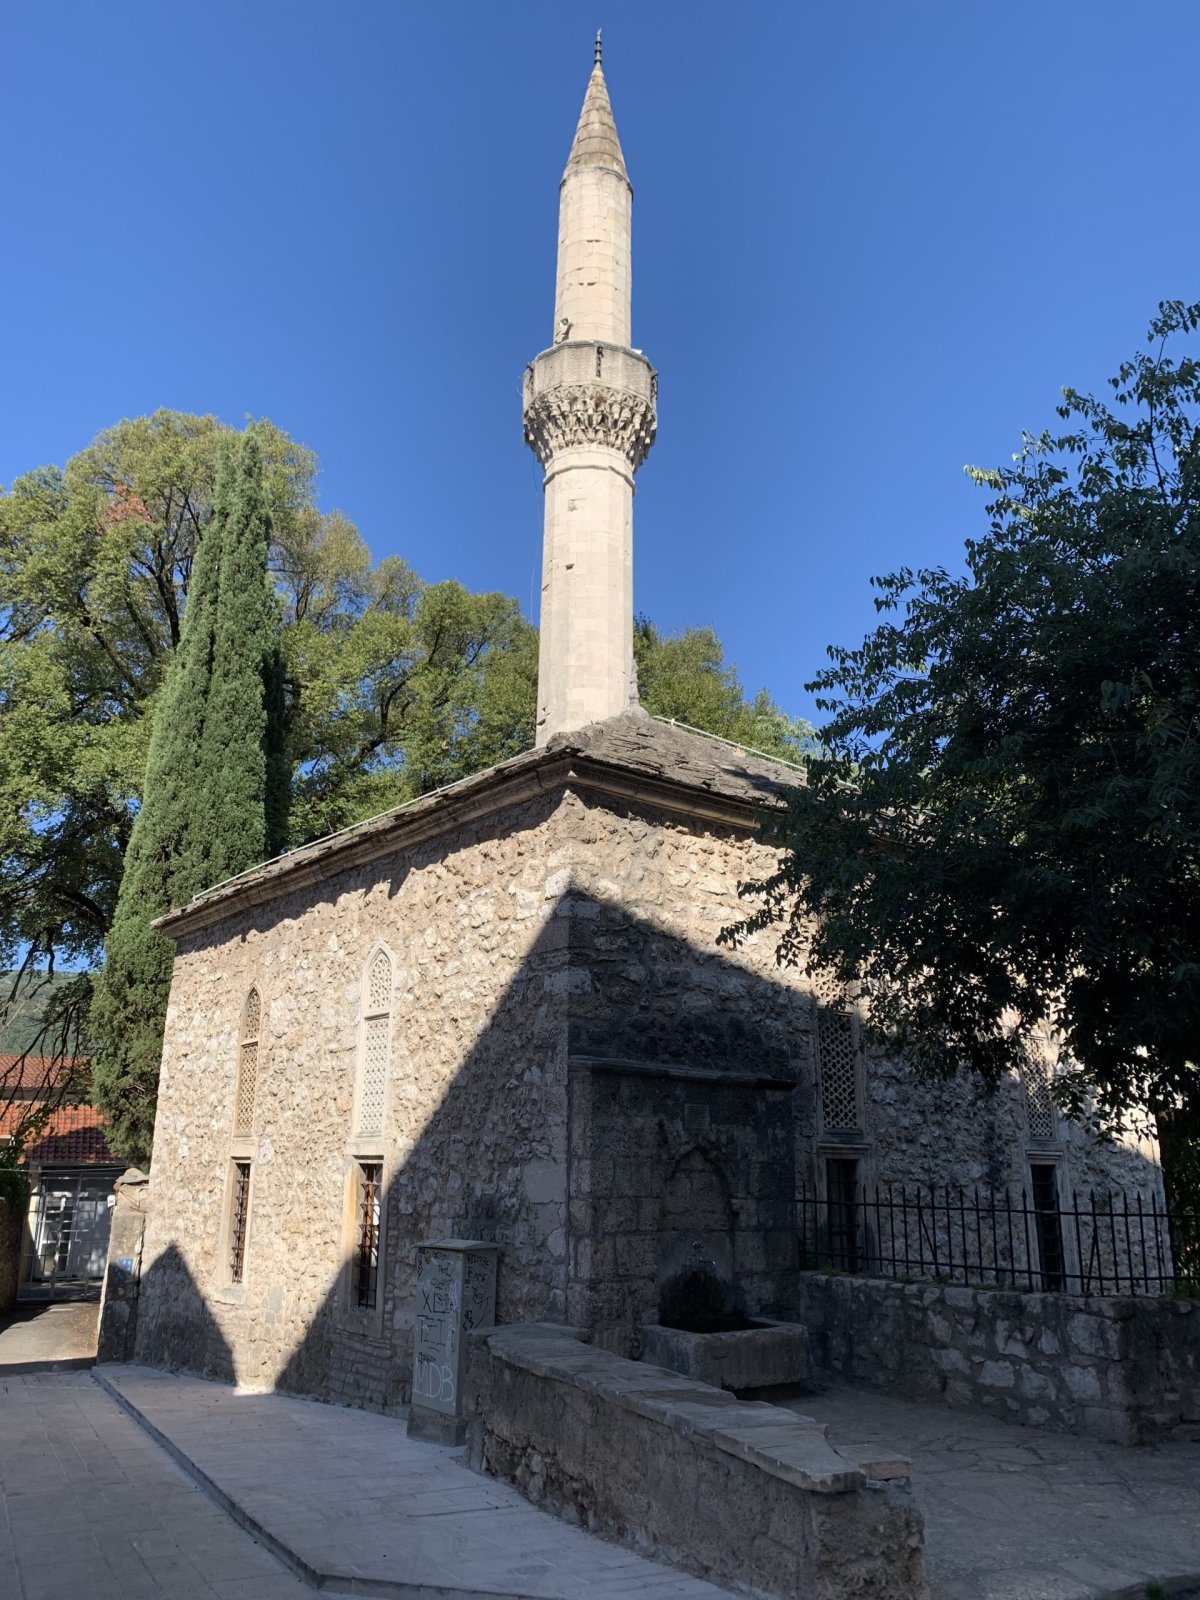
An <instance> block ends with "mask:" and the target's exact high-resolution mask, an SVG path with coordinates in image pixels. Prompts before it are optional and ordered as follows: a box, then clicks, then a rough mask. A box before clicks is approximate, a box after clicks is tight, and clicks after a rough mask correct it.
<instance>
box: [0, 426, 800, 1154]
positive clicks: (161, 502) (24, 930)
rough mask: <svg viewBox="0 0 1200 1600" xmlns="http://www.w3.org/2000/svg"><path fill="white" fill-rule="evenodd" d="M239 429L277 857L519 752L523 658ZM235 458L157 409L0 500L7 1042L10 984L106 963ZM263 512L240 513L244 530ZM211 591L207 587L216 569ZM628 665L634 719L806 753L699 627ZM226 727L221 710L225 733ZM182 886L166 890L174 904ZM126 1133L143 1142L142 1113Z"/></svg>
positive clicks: (503, 624) (281, 456)
mask: <svg viewBox="0 0 1200 1600" xmlns="http://www.w3.org/2000/svg"><path fill="white" fill-rule="evenodd" d="M253 431H254V435H255V438H256V440H257V444H258V448H259V450H260V452H261V456H262V476H263V499H264V500H265V512H266V513H269V519H270V533H269V545H268V555H267V561H268V567H269V571H270V574H271V579H272V583H273V587H274V594H275V603H276V605H277V606H278V608H279V614H280V618H281V631H280V636H279V643H280V648H281V652H282V661H281V662H280V663H279V664H278V665H279V667H280V669H281V672H282V691H283V692H282V707H281V706H280V700H279V696H278V694H276V693H275V692H274V691H273V692H272V696H271V698H270V701H269V704H268V708H267V709H268V713H269V715H270V716H271V717H272V718H276V717H278V716H280V715H282V718H283V724H284V733H285V739H286V767H287V769H288V771H289V775H290V780H291V782H290V791H291V794H290V799H291V803H290V810H289V812H288V816H287V833H286V842H287V845H288V846H289V847H295V846H297V845H300V844H303V843H306V842H307V841H309V840H311V839H314V838H317V837H320V836H322V835H325V834H328V833H331V832H334V831H336V830H338V829H340V828H344V827H347V826H350V825H352V824H353V823H355V822H357V821H359V820H361V819H362V818H364V817H367V816H372V815H375V814H377V813H379V812H380V811H383V810H386V809H387V808H388V807H391V806H395V805H398V804H401V803H403V802H404V801H406V800H409V799H412V798H413V797H415V796H417V795H420V794H423V793H426V792H428V791H429V790H430V789H433V788H436V787H439V786H440V785H443V784H446V783H450V782H453V781H454V780H455V779H457V778H460V777H463V776H465V775H466V774H467V773H469V772H474V771H478V770H480V769H481V768H483V767H486V766H488V765H490V764H492V763H494V762H497V761H501V760H503V759H505V758H506V757H507V756H511V755H515V754H517V753H518V752H519V751H521V750H524V749H527V748H529V746H531V745H532V743H533V737H534V712H535V703H536V685H537V652H538V641H537V632H536V629H534V628H533V627H532V626H531V624H530V623H529V622H528V621H527V620H526V619H525V618H524V617H523V616H522V615H521V613H520V609H519V607H518V606H517V604H516V602H515V601H513V600H512V599H510V598H508V597H506V596H504V595H501V594H476V593H472V592H471V591H470V590H468V589H466V588H464V587H463V586H462V585H461V584H459V583H455V582H445V583H438V584H426V583H424V582H422V580H421V579H420V578H419V577H418V576H417V574H416V573H415V572H413V570H412V568H411V567H410V566H408V564H407V563H406V562H404V561H403V560H402V559H400V558H399V557H395V556H390V557H386V558H385V559H383V560H381V561H379V562H376V563H372V561H371V558H370V555H369V552H368V550H367V547H366V545H365V543H364V542H363V540H362V538H361V537H360V535H359V533H358V531H357V529H356V528H355V527H354V525H353V523H352V522H350V521H349V519H348V518H346V517H345V516H344V515H342V514H341V513H340V512H338V511H336V510H335V511H331V512H326V513H322V512H321V511H319V510H318V508H317V504H316V495H315V487H314V486H315V478H316V461H315V458H314V457H313V455H312V453H311V452H309V451H307V450H305V449H303V448H302V447H300V446H298V445H297V444H295V443H294V441H292V440H291V439H289V438H288V436H287V435H286V434H285V433H283V432H282V431H281V430H279V429H277V428H275V427H274V426H273V425H272V424H271V423H269V422H265V421H259V422H257V423H255V424H254V429H253ZM236 439H237V434H236V433H235V432H234V431H233V430H231V429H229V428H227V427H225V426H223V425H222V424H221V423H219V422H218V421H217V420H216V419H215V418H213V417H197V416H191V415H187V414H185V413H179V412H172V411H159V412H156V413H155V414H154V415H153V416H150V417H141V418H136V419H133V420H131V421H125V422H121V423H118V424H117V426H116V427H114V428H110V429H108V430H106V431H105V432H103V433H101V434H100V435H99V436H98V437H97V438H96V440H95V441H94V442H93V443H92V444H91V445H90V446H89V447H88V448H87V449H86V450H84V451H81V452H80V453H79V454H78V455H76V456H73V457H72V458H71V460H70V461H68V462H67V464H66V466H65V467H61V468H60V467H45V468H41V469H39V470H37V471H35V472H32V473H29V474H27V475H25V476H24V477H22V478H19V479H18V480H17V481H16V482H15V483H14V484H13V485H12V487H11V489H9V490H8V491H7V492H0V967H8V968H11V969H13V971H14V978H13V980H12V982H11V983H10V985H9V989H10V991H11V992H9V993H8V994H7V995H6V994H5V992H3V991H0V1024H2V1023H3V1020H4V1013H5V1011H6V1009H7V1008H8V1007H9V1006H10V1004H11V1003H12V1002H13V997H14V996H15V994H16V992H17V988H18V987H19V985H20V984H21V983H22V982H24V981H26V980H28V979H38V978H39V977H41V976H44V975H46V974H51V973H53V972H54V971H55V970H56V969H57V970H62V969H63V968H64V967H66V968H67V969H70V970H76V969H81V968H82V969H93V968H95V967H96V966H97V965H98V963H99V961H100V957H101V953H102V951H103V948H104V943H105V940H106V938H107V937H108V935H109V932H110V926H111V924H112V919H113V914H114V908H115V906H116V901H117V894H118V888H119V886H120V884H121V882H122V872H123V871H125V870H126V866H127V860H128V861H129V862H130V865H132V858H131V857H130V854H129V852H130V836H131V832H132V829H133V826H134V821H135V818H136V817H137V816H138V815H139V806H140V802H141V798H142V790H143V780H144V776H145V773H146V769H147V760H148V757H149V754H150V750H149V741H150V730H151V727H152V724H154V722H155V721H156V720H157V719H156V718H155V716H154V713H155V710H156V708H157V707H158V705H159V704H160V702H161V701H162V699H163V697H164V696H165V694H166V688H165V682H166V678H167V673H168V668H169V666H170V663H171V662H172V660H173V658H174V657H175V655H176V653H177V651H178V648H179V645H180V638H181V633H182V629H183V621H184V617H185V616H186V615H187V614H188V613H189V612H190V613H192V614H196V613H198V612H199V611H200V610H201V609H203V607H204V606H205V605H206V604H207V602H206V601H205V598H204V593H203V589H204V583H205V582H207V581H208V580H207V579H205V578H204V561H203V559H202V555H201V553H202V551H203V550H204V547H205V541H206V538H207V535H208V533H209V531H210V529H211V528H212V525H213V522H214V518H215V517H216V514H217V507H216V499H217V484H218V477H219V465H220V461H221V457H222V454H223V452H224V451H225V450H226V449H227V448H228V447H229V446H230V445H231V444H232V443H235V442H236ZM263 511H264V508H263V507H262V506H259V507H258V508H257V509H254V510H253V511H247V514H246V518H247V526H249V525H250V524H251V523H253V524H254V525H255V526H258V525H259V523H258V519H259V518H260V517H261V515H262V514H263ZM223 515H224V513H223ZM256 537H257V536H256ZM257 559H258V558H257V555H256V556H255V561H257ZM209 576H210V578H212V579H213V580H214V581H216V582H217V583H218V585H219V582H220V573H219V572H216V573H211V574H210V575H209ZM202 580H203V581H202ZM198 583H199V584H200V593H199V594H197V593H195V592H194V591H195V590H196V586H197V584H198ZM249 593H250V591H249V590H247V594H249ZM253 595H254V600H253V603H254V606H256V607H257V606H258V604H259V599H260V594H259V591H258V590H254V591H253ZM243 621H245V619H243ZM251 631H252V630H251ZM241 637H242V638H243V639H248V638H249V637H250V632H248V631H247V632H244V633H242V634H241ZM635 645H636V649H637V653H638V661H639V667H640V671H641V682H642V690H643V700H644V702H645V703H646V704H647V706H648V709H650V710H652V711H655V712H658V713H660V714H662V715H665V716H672V717H676V718H678V719H679V720H681V721H685V722H689V723H691V724H693V725H695V726H698V727H701V728H703V729H705V730H706V731H709V732H713V733H716V734H719V735H721V736H722V737H725V738H730V739H734V740H736V741H739V742H743V743H747V744H750V745H752V746H754V747H755V748H758V749H762V750H765V751H766V752H768V753H770V754H774V755H779V756H782V757H784V758H786V759H796V758H797V757H798V756H799V755H802V754H803V752H804V750H805V749H806V741H807V737H808V733H809V730H808V729H807V726H806V725H805V724H801V723H794V722H791V721H790V720H789V719H788V718H787V717H786V716H784V714H783V713H782V712H781V711H780V710H779V709H778V708H777V707H776V706H775V705H774V704H773V703H772V702H771V701H770V700H769V699H768V697H767V696H766V695H765V694H760V695H759V696H758V697H757V698H756V699H754V700H751V701H748V700H747V699H746V698H745V696H744V695H743V693H742V690H741V688H740V686H739V684H738V682H737V677H736V674H735V673H734V671H733V669H732V668H731V667H729V666H728V665H727V663H726V662H725V660H724V655H723V652H722V649H721V645H720V643H719V641H718V640H717V639H716V638H715V636H714V635H713V633H712V631H711V630H689V631H687V632H685V633H681V634H676V635H671V636H664V635H663V634H661V633H660V632H659V631H658V630H657V629H655V628H654V627H653V625H652V624H650V623H647V622H644V621H643V622H641V623H639V627H638V630H637V635H636V639H635ZM199 670H200V667H199V666H198V665H197V664H196V663H192V664H191V665H190V666H189V667H188V668H187V671H188V672H189V673H191V674H192V675H193V676H194V674H195V673H196V672H197V671H199ZM243 709H244V708H243V707H241V706H240V705H239V703H238V702H237V701H236V698H231V699H230V701H229V703H228V705H227V706H226V708H225V709H224V710H223V711H222V712H221V715H222V717H223V718H225V719H226V721H227V724H228V727H229V729H231V730H232V729H234V728H236V727H237V725H238V723H239V718H240V716H241V715H242V711H243ZM214 741H215V742H217V743H219V742H220V741H216V740H215V735H212V734H211V733H210V735H209V743H210V746H211V745H212V744H213V743H214ZM269 744H270V748H271V749H273V750H274V749H276V748H277V744H276V741H275V738H274V735H272V738H271V739H270V741H269ZM217 765H220V763H217ZM283 768H284V763H282V762H281V763H279V765H278V767H277V768H273V769H272V773H271V774H270V783H269V784H268V794H269V795H277V796H278V795H281V794H282V793H283V790H284V787H285V786H284V783H283V776H284V772H283ZM203 769H204V762H203V761H202V762H201V764H200V769H199V770H203ZM183 772H184V769H183V768H180V769H179V774H180V778H181V779H182V776H183ZM193 776H194V775H193ZM165 781H167V782H168V783H170V782H172V781H174V780H173V779H172V778H171V775H170V774H166V775H165ZM189 781H192V780H191V779H189ZM195 781H198V779H196V780H195ZM222 781H223V782H227V783H228V785H229V787H230V793H232V791H233V789H234V788H235V787H236V786H239V785H240V786H242V788H243V789H244V788H245V785H246V782H247V779H246V775H245V774H241V775H238V774H235V773H234V772H232V771H230V772H228V773H223V774H222ZM257 781H258V780H257V777H255V778H254V779H253V781H252V782H251V784H250V788H251V789H253V788H254V785H255V784H257ZM179 792H181V790H176V791H175V793H176V797H178V793H179ZM171 804H172V805H173V804H174V801H172V802H171ZM168 809H170V806H168ZM279 812H280V808H279V807H277V806H276V807H275V808H274V809H272V810H271V811H270V816H271V818H272V819H273V820H272V823H271V836H270V838H269V840H268V841H267V842H266V843H264V847H263V851H262V852H261V853H263V854H265V853H266V852H267V850H268V849H273V848H274V846H275V841H276V837H277V834H278V829H279V826H280V824H281V817H280V815H279ZM225 843H226V841H225V840H224V839H223V838H222V839H219V840H218V841H217V844H218V847H219V848H220V849H222V850H223V849H224V846H225ZM243 854H244V852H243V850H242V846H241V845H240V844H239V846H238V859H239V860H240V859H242V858H243ZM230 870H232V867H231V866H230V863H229V862H228V861H227V860H219V859H218V858H217V855H216V853H215V852H214V853H213V855H212V856H211V858H210V859H208V861H207V865H206V868H205V871H206V874H208V875H210V876H211V877H217V878H219V877H222V876H226V875H227V874H228V871H230ZM185 888H186V884H185V883H184V882H183V880H182V879H181V880H180V881H179V883H178V885H177V886H176V888H175V889H174V891H173V894H172V898H174V897H175V896H176V895H183V893H184V891H185ZM163 909H165V906H164V907H163ZM154 949H157V959H158V960H159V961H160V962H161V961H162V960H163V959H164V958H165V952H164V950H163V948H162V946H158V947H155V946H153V945H152V944H151V945H148V946H146V947H145V948H144V949H143V951H142V957H141V958H140V959H145V960H147V961H149V958H150V954H151V952H152V951H153V950H154ZM22 974H24V977H22ZM160 976H161V969H160ZM152 977H153V974H152V973H151V972H148V973H147V978H148V981H149V980H150V979H151V978H152ZM157 981H160V980H157ZM151 987H153V983H151ZM49 993H50V998H49V1001H48V1004H47V1007H46V1015H45V1017H44V1019H43V1020H44V1022H45V1034H44V1041H43V1042H44V1045H45V1049H46V1052H47V1054H49V1053H50V1051H51V1050H52V1049H53V1050H54V1051H58V1052H60V1053H62V1054H65V1055H79V1054H83V1053H85V1052H86V1050H87V1049H88V1041H86V1039H85V1034H86V1029H87V1019H88V1012H89V1005H90V995H91V979H90V977H89V976H88V974H87V971H86V970H85V971H84V972H83V973H82V974H81V975H80V976H79V977H78V979H77V980H72V982H71V983H70V984H67V985H63V986H61V987H58V988H54V989H53V990H52V991H50V992H49ZM68 1041H69V1042H68ZM148 1060H149V1053H148V1058H147V1062H145V1063H142V1067H143V1068H144V1071H145V1072H146V1073H147V1074H148V1073H149V1072H150V1067H149V1064H148ZM4 1098H5V1091H4V1085H3V1083H0V1103H3V1101H4ZM139 1116H141V1117H142V1131H143V1133H144V1132H145V1129H146V1128H148V1125H149V1123H148V1118H149V1112H148V1110H147V1109H146V1107H145V1105H144V1104H143V1106H142V1110H141V1111H140V1112H139Z"/></svg>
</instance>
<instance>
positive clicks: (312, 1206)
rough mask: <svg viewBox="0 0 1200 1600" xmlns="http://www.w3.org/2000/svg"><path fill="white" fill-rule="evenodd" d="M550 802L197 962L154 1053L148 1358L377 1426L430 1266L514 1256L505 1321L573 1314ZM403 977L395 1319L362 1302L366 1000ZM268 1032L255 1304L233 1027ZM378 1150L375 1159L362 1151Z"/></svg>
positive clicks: (562, 942) (210, 934)
mask: <svg viewBox="0 0 1200 1600" xmlns="http://www.w3.org/2000/svg"><path fill="white" fill-rule="evenodd" d="M556 809H557V803H556V797H547V798H544V799H541V800H538V801H536V802H530V803H528V804H526V805H524V806H522V807H520V808H516V809H514V810H511V811H509V812H508V813H505V814H501V815H498V816H496V817H493V818H491V819H489V820H488V821H487V822H484V823H479V824H477V825H474V826H471V827H469V828H465V829H463V830H461V831H460V832H458V833H457V834H455V835H454V836H452V837H448V838H445V839H443V840H441V841H437V842H432V843H427V844H424V845H420V846H418V847H416V848H414V849H412V850H411V851H408V852H402V853H398V854H397V855H396V857H394V858H392V859H388V860H384V861H381V862H377V863H374V864H372V865H371V866H370V867H366V868H361V869H355V870H351V871H346V872H344V873H342V874H340V875H337V876H335V877H331V878H330V879H329V880H327V881H326V882H325V883H323V884H321V885H320V886H318V887H315V888H312V889H308V890H305V891H303V892H300V893H296V894H293V895H291V896H288V897H285V898H281V899H279V900H276V901H274V902H272V903H271V904H270V905H269V906H266V907H263V908H261V909H259V910H255V911H252V912H249V913H243V914H240V915H237V916H236V917H231V918H230V919H229V920H228V921H227V922H225V923H223V924H221V925H219V926H218V927H216V928H214V929H210V930H208V931H206V932H204V933H200V934H197V935H193V936H190V937H188V938H186V939H185V940H184V941H182V943H181V946H180V949H179V954H178V959H177V961H176V967H175V976H174V981H173V985H172V991H171V1001H170V1006H169V1010H168V1016H167V1026H166V1037H165V1043H164V1064H163V1075H162V1083H161V1090H160V1100H159V1109H158V1119H157V1124H156V1129H155V1148H154V1160H153V1164H152V1169H151V1202H150V1217H149V1221H148V1225H147V1233H146V1243H145V1262H146V1267H145V1271H144V1276H143V1283H142V1295H141V1305H140V1308H139V1326H138V1343H137V1351H138V1358H139V1359H140V1360H143V1361H147V1362H151V1363H155V1364H164V1365H175V1366H182V1367H189V1368H192V1369H195V1370H199V1371H202V1372H209V1373H212V1374H214V1375H219V1376H223V1377H227V1378H228V1377H236V1378H237V1379H238V1380H239V1381H241V1382H243V1383H247V1384H251V1385H260V1386H269V1385H273V1384H274V1385H279V1386H281V1387H284V1388H293V1389H299V1390H303V1391H304V1392H307V1393H313V1394H317V1395H320V1396H323V1397H325V1398H329V1399H336V1400H341V1401H344V1402H349V1403H358V1404H366V1405H371V1406H376V1407H381V1406H382V1407H387V1406H391V1405H395V1404H399V1403H401V1402H403V1401H404V1400H405V1399H406V1398H407V1393H408V1385H409V1380H410V1373H411V1330H412V1317H413V1301H414V1283H413V1272H414V1266H415V1248H416V1245H417V1243H418V1242H419V1241H420V1240H422V1239H425V1238H429V1237H439V1236H441V1237H445V1236H452V1235H458V1236H463V1235H477V1236H482V1237H485V1238H488V1239H492V1240H495V1241H498V1242H499V1243H500V1244H501V1245H502V1246H503V1253H502V1256H501V1264H500V1274H499V1291H498V1293H499V1305H498V1314H499V1316H500V1317H501V1319H503V1320H514V1319H521V1318H526V1317H531V1316H533V1317H539V1316H540V1317H552V1318H559V1319H561V1318H562V1317H563V1316H564V1315H565V1283H566V1235H565V1224H566V1189H565V1168H566V1063H565V1059H564V1049H563V1043H564V1034H563V1027H562V1020H561V1017H562V994H563V991H564V988H565V983H566V960H567V953H566V938H565V931H564V930H565V924H564V922H563V921H562V919H558V918H556V917H555V910H556V904H557V900H558V891H557V889H556V886H555V874H556V872H557V871H558V870H559V868H560V865H561V861H560V853H561V851H562V848H563V838H562V833H561V828H560V826H559V823H558V820H557V816H556ZM381 941H382V942H383V943H384V944H385V945H386V947H387V948H388V949H389V951H390V953H391V955H392V958H393V963H394V987H393V998H392V1013H391V1073H390V1086H389V1093H388V1103H387V1110H386V1117H385V1132H384V1136H383V1138H382V1139H378V1140H374V1141H363V1140H359V1141H357V1143H356V1144H355V1146H354V1147H355V1148H356V1149H357V1150H358V1151H359V1153H360V1154H362V1155H370V1156H372V1157H380V1158H382V1160H383V1163H384V1184H385V1189H386V1194H385V1201H384V1207H383V1211H384V1217H383V1229H384V1238H383V1246H382V1259H381V1268H380V1290H379V1294H380V1302H381V1303H380V1306H379V1309H378V1312H377V1314H376V1315H375V1316H373V1317H372V1316H370V1315H364V1314H362V1313H357V1312H354V1311H352V1310H351V1309H350V1308H349V1307H348V1306H347V1304H346V1300H347V1295H346V1285H345V1283H344V1276H345V1274H344V1272H343V1263H344V1261H345V1259H346V1257H347V1255H348V1254H349V1249H350V1237H349V1230H348V1227H347V1187H348V1153H349V1151H350V1149H351V1143H352V1141H351V1117H352V1105H353V1099H354V1083H355V1074H356V1068H357V1062H358V1054H359V1040H360V1016H361V1013H362V999H361V997H362V979H363V972H364V967H365V964H366V963H367V961H368V958H369V957H370V955H371V953H372V951H373V950H374V949H375V948H376V947H377V945H378V944H379V943H380V942H381ZM251 984H257V985H258V986H259V988H260V991H261V995H262V1007H263V1018H264V1021H263V1025H262V1035H261V1041H260V1048H259V1055H260V1060H259V1069H258V1086H257V1094H256V1101H255V1112H254V1139H253V1173H252V1187H251V1206H250V1218H249V1228H248V1238H247V1248H246V1265H245V1274H244V1282H243V1283H241V1284H231V1283H230V1282H229V1281H228V1272H227V1269H226V1259H225V1257H226V1247H225V1243H224V1241H225V1239H226V1233H227V1222H226V1212H227V1207H228V1203H229V1202H228V1179H227V1174H228V1169H229V1161H230V1151H231V1133H232V1112H233V1100H234V1082H235V1067H236V1061H237V1050H238V1037H239V1028H240V1018H241V1013H242V1007H243V1004H244V1001H245V997H246V994H247V991H248V990H249V988H250V986H251ZM368 1145H370V1146H371V1148H370V1149H368V1148H367V1146H368Z"/></svg>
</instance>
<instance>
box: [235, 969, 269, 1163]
mask: <svg viewBox="0 0 1200 1600" xmlns="http://www.w3.org/2000/svg"><path fill="white" fill-rule="evenodd" d="M261 1031H262V995H261V994H260V993H259V989H258V985H257V984H254V985H252V987H251V989H250V992H249V994H247V996H246V999H245V1003H244V1004H243V1006H242V1025H241V1029H240V1032H239V1037H238V1060H237V1086H236V1089H235V1090H234V1097H233V1134H234V1138H242V1137H245V1136H246V1135H248V1134H250V1133H252V1132H253V1131H254V1097H255V1094H256V1092H257V1089H258V1058H259V1036H260V1033H261Z"/></svg>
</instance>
